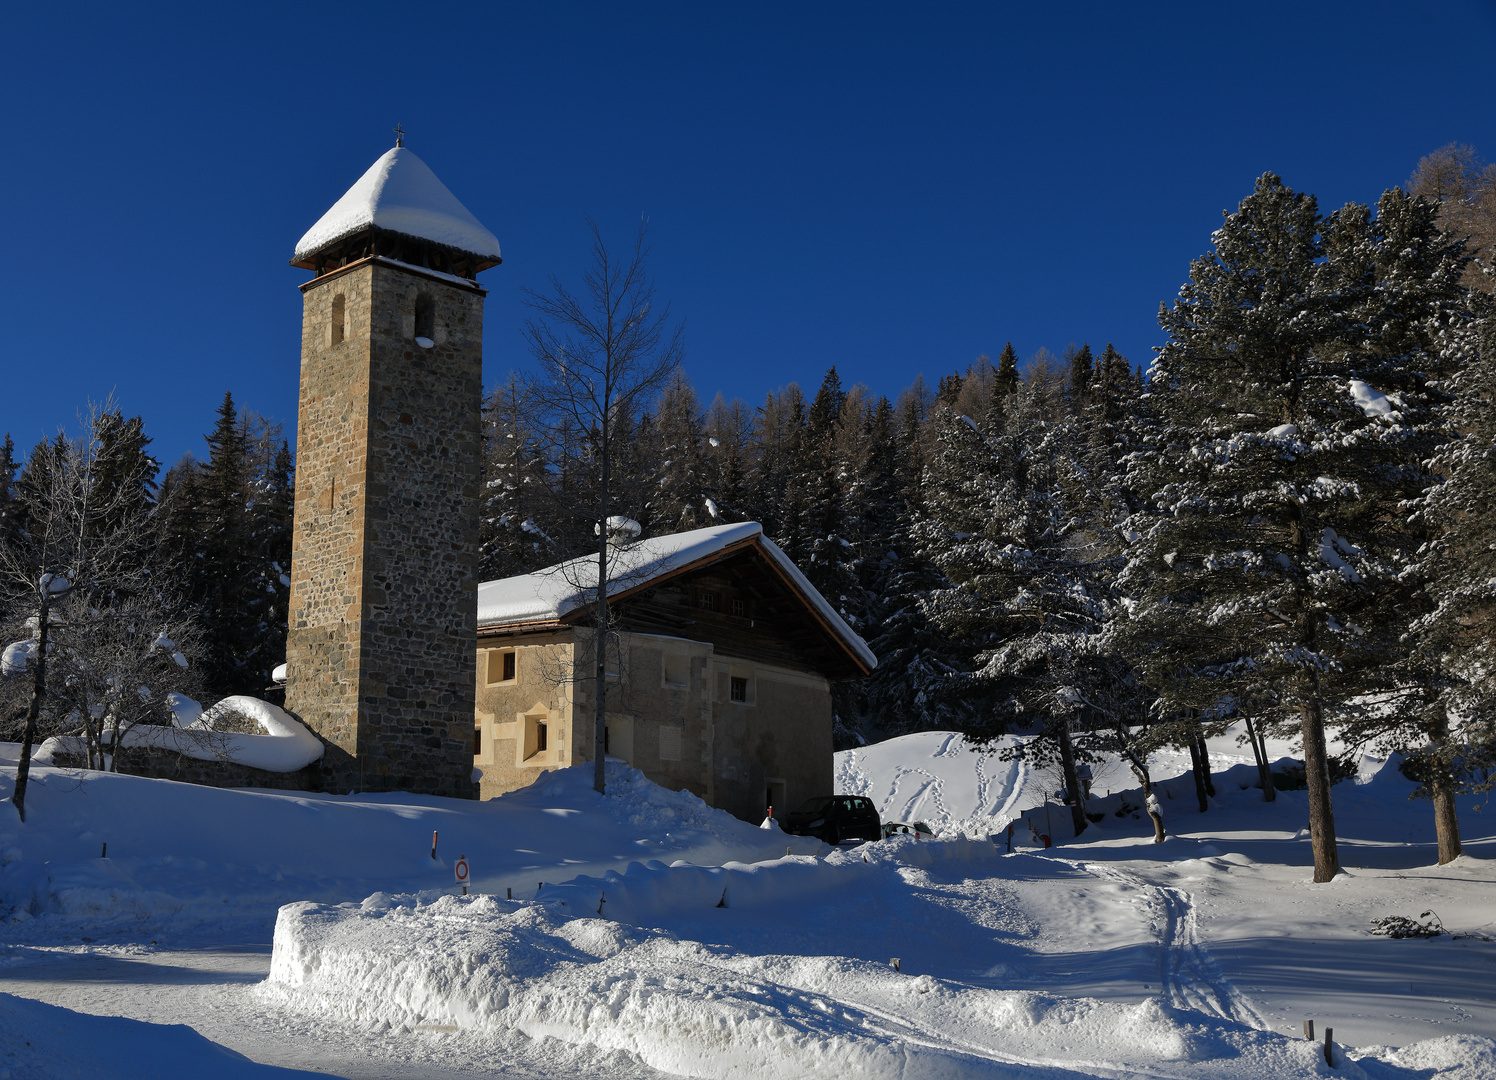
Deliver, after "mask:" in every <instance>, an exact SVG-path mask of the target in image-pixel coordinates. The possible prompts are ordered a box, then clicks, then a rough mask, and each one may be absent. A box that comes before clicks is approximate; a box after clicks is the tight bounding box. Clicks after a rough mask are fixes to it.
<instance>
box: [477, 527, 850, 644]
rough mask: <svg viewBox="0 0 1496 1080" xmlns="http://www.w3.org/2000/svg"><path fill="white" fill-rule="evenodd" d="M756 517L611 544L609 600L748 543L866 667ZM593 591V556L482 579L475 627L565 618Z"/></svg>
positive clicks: (837, 620)
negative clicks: (514, 573) (514, 575)
mask: <svg viewBox="0 0 1496 1080" xmlns="http://www.w3.org/2000/svg"><path fill="white" fill-rule="evenodd" d="M763 532H764V530H763V527H762V526H761V525H759V523H758V522H756V521H745V522H741V523H739V524H736V525H714V526H712V527H711V528H706V529H695V530H693V531H691V532H683V533H671V534H669V535H667V536H652V537H648V538H647V539H644V540H638V541H636V542H634V543H632V544H629V545H627V546H624V547H619V548H615V549H612V551H611V559H610V565H609V568H608V599H609V600H610V601H611V600H614V599H617V598H621V597H624V596H627V595H629V594H631V593H634V592H637V591H639V590H641V589H644V588H646V587H649V586H651V585H656V584H658V583H660V582H661V581H663V580H665V579H666V578H669V577H673V576H675V575H676V574H678V573H681V572H683V571H686V570H690V569H695V568H698V567H700V566H703V565H705V564H707V563H709V562H712V561H714V560H715V559H716V558H718V557H723V556H726V555H727V554H729V553H730V552H736V551H739V550H741V549H743V548H745V547H750V546H751V547H753V548H755V549H757V551H758V552H760V553H761V554H762V556H763V557H764V558H765V559H766V560H767V561H768V562H769V563H770V564H771V565H772V566H773V567H774V569H775V570H776V571H778V573H779V575H780V577H781V578H782V579H783V580H784V582H785V584H786V585H787V586H788V587H789V588H790V589H791V590H792V591H793V592H795V593H796V594H798V595H799V596H800V598H801V599H802V600H803V601H804V602H805V604H806V605H807V606H808V607H810V608H811V609H812V610H813V612H814V614H815V616H816V617H817V618H818V620H819V621H820V622H821V623H822V625H823V626H824V627H825V629H826V630H827V631H828V632H829V633H830V634H831V635H832V636H834V637H835V638H836V639H837V640H838V641H839V643H840V644H841V646H842V647H843V648H844V649H845V650H846V651H847V652H849V653H851V654H852V656H854V657H855V658H856V659H857V660H858V661H859V662H860V663H861V665H862V666H863V667H864V668H865V669H866V670H867V671H871V670H872V669H873V668H875V667H877V665H878V658H877V657H876V656H874V655H873V651H872V650H871V649H869V648H868V647H867V643H866V642H865V641H863V640H862V638H861V637H860V636H858V634H857V632H856V631H855V630H853V629H852V628H851V627H850V626H848V625H847V623H846V620H845V619H843V618H842V617H841V616H840V615H839V614H837V612H836V609H835V608H833V607H832V606H831V605H830V604H829V603H827V601H826V598H825V597H823V596H822V595H821V594H820V593H819V592H818V591H817V590H816V587H815V586H814V585H812V584H811V583H810V582H809V581H808V580H806V578H805V575H804V574H802V573H801V572H800V569H799V567H797V566H796V565H795V564H794V563H793V562H791V561H790V558H789V556H788V555H786V554H785V553H784V552H783V551H781V550H780V549H779V546H778V545H777V544H775V543H774V541H772V540H770V539H769V538H768V537H767V536H765V535H764V534H763ZM596 590H597V555H596V554H592V555H587V556H583V557H581V558H577V559H570V560H568V561H566V562H562V563H557V564H556V565H555V566H551V567H547V568H546V569H544V570H537V571H535V572H534V573H532V574H520V575H519V576H517V577H511V578H501V579H500V580H498V581H485V582H483V583H482V584H481V585H479V586H478V628H479V629H480V630H484V629H494V628H497V627H505V628H517V627H522V626H525V625H527V624H537V625H539V624H545V623H551V624H555V623H564V622H568V621H570V620H571V619H572V618H575V617H577V616H580V615H581V614H583V613H584V612H585V611H587V610H588V609H589V608H591V607H592V604H593V602H594V599H595V596H596Z"/></svg>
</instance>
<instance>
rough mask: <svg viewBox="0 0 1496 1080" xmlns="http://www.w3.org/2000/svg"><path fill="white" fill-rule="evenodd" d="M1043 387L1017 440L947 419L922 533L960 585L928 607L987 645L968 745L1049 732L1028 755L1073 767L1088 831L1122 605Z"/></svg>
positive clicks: (1013, 420)
mask: <svg viewBox="0 0 1496 1080" xmlns="http://www.w3.org/2000/svg"><path fill="white" fill-rule="evenodd" d="M1041 379H1043V380H1044V381H1043V382H1042V383H1041V385H1040V386H1038V387H1036V388H1035V390H1036V394H1035V395H1034V396H1032V397H1027V398H1026V397H1025V396H1024V395H1023V394H1022V393H1020V395H1019V407H1018V409H1017V411H1016V413H1015V415H1012V416H1009V417H1008V418H1007V420H1008V424H1007V427H1008V430H1007V432H1005V433H1000V432H996V431H993V430H991V429H989V428H984V426H983V425H981V424H978V423H977V422H976V421H974V420H973V419H972V418H970V417H967V416H956V415H954V414H952V413H949V412H946V413H944V414H943V415H942V416H941V417H940V418H939V420H938V422H939V423H940V425H941V428H940V441H941V453H940V456H939V458H938V459H937V461H936V463H935V465H934V466H933V467H932V468H931V470H930V475H929V477H928V478H927V481H926V502H927V506H928V511H929V515H930V517H929V519H928V520H926V521H924V522H922V523H920V524H919V525H918V526H916V529H915V537H916V539H917V540H918V541H919V542H920V544H921V546H922V549H923V551H924V553H925V554H926V556H927V557H929V558H930V559H931V560H932V561H933V562H934V564H935V565H936V566H937V567H938V568H939V569H940V570H941V571H942V572H943V573H944V574H945V576H946V578H947V579H948V580H949V582H950V586H949V587H947V588H941V589H937V590H935V591H934V592H932V594H931V595H930V597H929V599H928V601H927V602H926V608H927V610H928V612H929V613H930V615H931V617H932V618H933V619H934V620H935V622H936V623H937V624H939V625H940V627H941V628H942V629H943V630H945V631H946V632H948V633H950V634H952V635H953V636H954V637H956V638H957V639H959V640H962V641H963V642H965V643H967V644H969V645H970V646H972V647H973V648H974V649H975V650H976V652H975V657H974V660H975V664H974V666H973V669H972V670H971V671H970V672H969V673H964V674H963V676H962V677H961V678H960V679H959V680H958V681H959V682H960V683H961V684H964V688H965V689H969V690H972V691H977V692H980V693H981V694H982V695H983V696H990V698H991V705H990V707H989V708H988V709H986V710H984V713H983V715H982V716H981V717H980V718H979V719H978V721H977V723H976V724H975V725H973V726H971V727H970V728H968V732H967V733H968V737H969V738H972V739H973V740H975V741H990V740H991V739H994V738H995V737H997V736H999V735H1002V734H1004V733H1006V732H1008V731H1011V730H1014V729H1017V728H1023V727H1031V726H1032V727H1037V728H1038V730H1039V734H1040V737H1039V738H1038V739H1035V740H1033V741H1031V742H1030V743H1028V744H1027V745H1026V746H1025V747H1024V753H1025V754H1026V755H1027V756H1032V757H1035V758H1036V759H1038V760H1039V762H1040V764H1045V765H1047V764H1057V765H1058V766H1059V767H1060V768H1061V770H1062V772H1063V775H1064V778H1065V786H1066V789H1067V791H1068V792H1069V793H1070V795H1071V812H1072V818H1073V821H1074V827H1075V831H1076V833H1077V834H1079V833H1081V832H1083V831H1084V830H1085V828H1086V824H1087V822H1086V817H1085V806H1084V789H1083V788H1082V786H1081V784H1080V781H1079V777H1078V774H1077V770H1076V766H1077V764H1078V758H1077V753H1076V747H1075V741H1074V734H1073V733H1074V731H1075V730H1077V729H1079V728H1082V727H1084V725H1085V722H1086V715H1085V714H1086V712H1087V710H1088V709H1089V708H1091V707H1093V706H1094V703H1095V702H1094V699H1095V697H1096V696H1097V695H1095V694H1090V695H1088V693H1087V684H1088V683H1089V682H1090V681H1091V680H1092V679H1093V678H1094V677H1095V675H1096V673H1097V672H1099V671H1100V670H1101V669H1102V667H1103V666H1104V665H1103V662H1102V661H1103V658H1102V657H1100V656H1099V655H1098V653H1097V649H1098V648H1099V647H1100V646H1101V645H1102V642H1103V638H1102V635H1101V633H1100V630H1101V629H1102V627H1103V625H1104V623H1105V620H1106V615H1107V606H1108V597H1107V593H1106V588H1105V583H1104V580H1103V576H1102V574H1101V572H1100V571H1101V568H1100V564H1099V561H1098V559H1097V551H1096V549H1095V546H1094V544H1093V543H1092V538H1091V537H1090V536H1089V535H1088V531H1087V530H1086V528H1085V522H1084V519H1083V514H1082V511H1081V508H1080V507H1079V506H1078V505H1077V504H1076V502H1075V499H1074V494H1075V489H1074V488H1073V487H1071V486H1069V485H1066V484H1064V483H1063V482H1062V479H1061V473H1062V471H1063V470H1064V469H1065V468H1066V465H1065V461H1066V459H1067V457H1068V456H1069V455H1070V453H1071V450H1072V447H1071V446H1070V445H1069V442H1070V440H1071V439H1073V438H1074V435H1075V432H1076V429H1075V428H1073V427H1068V426H1064V425H1056V424H1053V423H1050V422H1047V421H1045V420H1044V419H1043V418H1042V413H1041V412H1040V411H1039V409H1038V408H1037V406H1039V405H1040V404H1045V405H1047V404H1048V403H1049V390H1050V388H1049V386H1048V376H1047V374H1043V375H1041Z"/></svg>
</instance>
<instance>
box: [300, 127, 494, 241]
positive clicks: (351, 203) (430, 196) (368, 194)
mask: <svg viewBox="0 0 1496 1080" xmlns="http://www.w3.org/2000/svg"><path fill="white" fill-rule="evenodd" d="M371 227H372V228H374V229H378V230H384V231H388V232H392V233H398V234H400V235H401V236H406V237H411V238H414V239H416V240H425V241H428V242H430V243H433V244H440V245H441V246H442V247H445V248H450V249H453V250H455V251H460V252H465V253H466V254H468V255H473V256H476V257H477V260H478V261H479V263H480V266H479V269H482V268H483V266H494V265H497V264H498V263H499V262H500V258H499V241H498V240H497V238H495V236H494V234H493V233H491V232H489V231H488V230H487V229H486V228H484V227H483V224H482V222H480V221H479V220H478V219H477V218H475V217H474V216H473V215H472V213H471V212H470V211H469V210H468V208H467V207H465V206H463V205H462V203H460V202H458V201H457V196H455V195H453V194H452V193H451V192H450V191H448V190H447V185H445V184H443V183H442V182H441V181H440V180H438V179H437V178H436V174H435V173H434V172H432V171H431V168H430V167H429V166H428V165H427V164H426V163H425V162H424V161H422V160H421V159H420V158H418V157H416V156H415V154H413V153H411V152H410V150H408V149H407V148H406V147H404V146H399V145H397V146H395V148H394V149H392V150H390V151H388V152H387V153H386V154H385V155H384V156H383V157H381V158H380V159H379V160H378V161H376V162H375V163H374V164H373V165H371V166H369V170H368V171H367V172H366V173H364V175H363V176H361V177H359V179H358V183H356V184H354V185H353V186H352V187H351V188H349V189H348V191H347V193H346V194H344V196H343V197H342V198H341V199H339V200H338V201H337V202H335V203H334V204H333V206H332V209H331V210H329V211H328V212H327V213H325V214H323V215H322V217H321V219H320V220H319V221H318V222H317V224H315V225H313V226H312V227H311V228H310V229H308V230H307V233H306V235H305V236H303V237H302V238H301V240H300V241H298V243H297V244H296V254H295V256H294V257H293V258H292V260H291V261H292V263H293V264H296V265H302V264H306V265H310V261H311V260H312V259H313V257H314V256H315V255H316V254H317V253H318V252H320V251H322V250H324V249H326V248H328V247H331V246H332V245H333V244H336V243H338V242H339V241H341V240H344V239H346V238H348V237H350V236H352V235H354V234H355V233H358V232H361V231H362V230H364V229H368V228H371Z"/></svg>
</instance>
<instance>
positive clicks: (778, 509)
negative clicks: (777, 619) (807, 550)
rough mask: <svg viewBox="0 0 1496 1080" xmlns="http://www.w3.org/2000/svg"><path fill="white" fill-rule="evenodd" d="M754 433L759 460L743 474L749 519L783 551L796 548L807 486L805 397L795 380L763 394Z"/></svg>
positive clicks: (797, 546) (797, 547)
mask: <svg viewBox="0 0 1496 1080" xmlns="http://www.w3.org/2000/svg"><path fill="white" fill-rule="evenodd" d="M753 431H754V441H755V442H756V443H757V444H758V460H757V461H756V462H754V467H753V470H752V472H751V473H750V474H749V478H748V499H749V505H750V507H751V510H752V512H751V514H750V520H756V521H758V522H760V523H761V524H762V525H763V527H764V533H765V535H767V536H768V537H769V538H770V539H771V540H773V541H774V542H775V543H776V544H778V545H779V546H780V547H781V548H783V549H784V550H785V551H786V552H796V551H798V549H799V547H800V540H801V536H800V533H799V528H800V523H801V521H802V519H803V516H804V515H803V512H802V504H803V497H804V492H805V487H806V485H805V481H804V475H805V471H806V464H805V456H806V455H805V395H804V394H803V393H802V392H801V390H800V387H799V385H798V384H796V383H790V384H789V385H788V386H785V387H784V388H782V389H781V390H779V391H778V392H777V393H775V392H771V393H770V394H769V395H768V396H767V397H765V398H764V403H763V404H762V405H761V406H759V408H758V411H757V414H756V415H755V417H754V425H753ZM794 557H795V556H794V555H793V554H791V558H794Z"/></svg>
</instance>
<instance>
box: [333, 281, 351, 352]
mask: <svg viewBox="0 0 1496 1080" xmlns="http://www.w3.org/2000/svg"><path fill="white" fill-rule="evenodd" d="M347 336H348V299H347V297H345V296H344V295H343V294H342V293H338V294H337V295H336V296H334V297H333V298H332V343H333V344H334V345H337V344H340V343H341V342H342V341H343V339H345V338H346V337H347Z"/></svg>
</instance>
